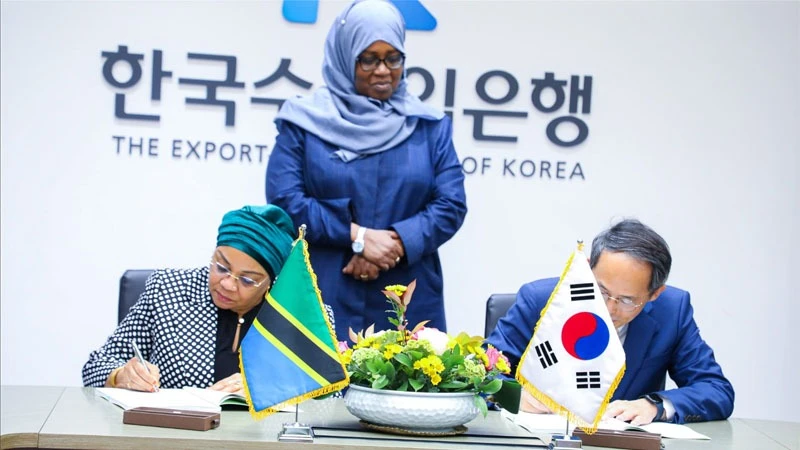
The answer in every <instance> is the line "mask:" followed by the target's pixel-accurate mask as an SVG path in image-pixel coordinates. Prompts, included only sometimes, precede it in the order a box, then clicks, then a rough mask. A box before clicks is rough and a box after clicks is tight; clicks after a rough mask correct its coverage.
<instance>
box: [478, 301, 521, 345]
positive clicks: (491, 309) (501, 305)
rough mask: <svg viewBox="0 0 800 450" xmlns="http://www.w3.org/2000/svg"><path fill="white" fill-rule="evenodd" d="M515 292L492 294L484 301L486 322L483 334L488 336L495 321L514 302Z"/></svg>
mask: <svg viewBox="0 0 800 450" xmlns="http://www.w3.org/2000/svg"><path fill="white" fill-rule="evenodd" d="M516 299H517V294H492V295H490V296H489V300H487V301H486V324H485V325H484V329H483V333H484V334H483V336H484V337H489V335H490V334H491V333H492V331H494V327H495V326H497V321H498V320H500V318H501V317H503V316H504V315H506V312H508V309H509V308H511V305H513V304H514V300H516Z"/></svg>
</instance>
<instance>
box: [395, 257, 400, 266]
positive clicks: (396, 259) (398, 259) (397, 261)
mask: <svg viewBox="0 0 800 450" xmlns="http://www.w3.org/2000/svg"><path fill="white" fill-rule="evenodd" d="M394 262H395V264H397V263H399V262H400V257H399V256H398V257H397V258H395V259H394Z"/></svg>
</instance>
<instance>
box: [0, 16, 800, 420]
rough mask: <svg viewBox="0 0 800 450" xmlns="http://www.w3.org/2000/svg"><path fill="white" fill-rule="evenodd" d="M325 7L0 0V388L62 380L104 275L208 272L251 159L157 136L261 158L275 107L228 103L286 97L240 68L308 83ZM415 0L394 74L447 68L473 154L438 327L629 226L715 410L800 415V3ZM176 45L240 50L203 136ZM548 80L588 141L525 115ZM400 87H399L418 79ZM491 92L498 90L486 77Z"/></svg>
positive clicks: (475, 322) (106, 289)
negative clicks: (665, 281) (420, 27)
mask: <svg viewBox="0 0 800 450" xmlns="http://www.w3.org/2000/svg"><path fill="white" fill-rule="evenodd" d="M321 3H322V5H321V8H320V11H319V20H318V23H317V24H315V25H298V24H290V23H288V22H286V21H285V20H284V19H283V18H282V17H281V14H280V3H279V2H242V3H233V2H225V3H218V2H213V3H212V2H166V3H160V2H68V1H64V2H53V3H46V2H11V1H3V2H2V14H0V16H1V17H2V26H1V27H0V33H2V35H1V36H0V38H1V39H0V42H1V43H2V51H1V52H0V58H2V60H1V61H0V62H1V63H2V65H1V67H2V79H1V80H0V89H1V90H2V91H1V92H0V100H1V101H2V111H1V114H2V116H1V117H2V133H0V137H1V138H2V153H1V154H0V156H1V160H0V164H1V165H0V167H2V177H0V180H1V183H2V185H1V186H0V194H1V195H2V198H1V203H0V204H1V205H2V213H1V214H0V220H1V223H0V236H1V237H2V243H1V245H0V250H1V252H2V260H1V261H0V264H1V266H0V267H2V272H1V274H2V280H1V283H0V285H1V286H0V287H1V290H0V301H1V303H0V308H1V309H2V311H1V314H0V316H1V319H0V321H1V322H0V324H1V325H2V343H1V344H2V347H1V350H2V352H1V353H0V355H1V356H2V364H1V366H2V370H1V371H0V377H2V380H1V381H2V383H3V384H34V385H64V384H67V385H79V384H80V383H81V379H80V369H81V366H82V364H83V362H84V361H85V360H86V357H87V355H88V353H89V352H90V351H91V350H92V349H94V348H96V347H98V346H99V345H100V344H102V342H103V341H104V339H105V338H106V336H107V335H108V334H109V333H110V332H111V331H112V330H113V327H114V325H115V323H116V299H117V291H118V279H119V276H120V274H121V273H122V272H123V271H124V270H125V269H126V268H150V267H165V266H166V267H193V266H199V265H202V264H205V263H206V262H207V260H208V257H209V255H210V252H211V250H212V247H213V245H214V239H215V237H216V227H217V225H218V221H219V219H220V217H221V215H222V214H223V213H224V212H226V211H228V210H230V209H234V208H238V207H240V206H242V205H243V204H246V203H263V202H264V192H263V190H264V189H263V186H264V173H265V169H266V162H265V161H264V162H260V163H259V162H252V163H247V162H228V161H223V160H222V159H220V158H219V157H218V156H217V157H212V158H211V159H210V160H208V161H198V160H194V159H189V160H187V159H185V158H184V159H180V158H173V157H172V156H171V154H170V144H169V142H170V141H171V140H173V139H182V140H191V141H197V140H201V141H211V142H215V143H217V145H221V143H223V142H231V143H233V144H235V145H237V146H239V145H241V144H249V145H252V146H254V145H257V144H261V145H266V146H267V147H268V148H271V146H272V144H273V141H274V135H275V129H274V125H273V124H272V120H273V118H274V114H275V108H274V107H265V106H253V105H251V104H250V103H249V98H250V97H251V96H270V95H273V96H281V95H282V96H284V97H285V96H288V95H293V94H299V93H304V92H305V91H303V90H302V89H299V88H297V87H295V86H294V85H292V84H291V83H289V82H287V81H285V80H283V81H280V82H278V83H276V84H275V85H272V86H269V87H265V88H263V89H261V90H257V89H255V88H254V87H253V82H255V81H258V80H261V79H263V78H265V77H266V76H267V75H269V74H271V73H272V72H273V71H274V70H275V69H276V68H277V66H278V62H279V60H280V58H292V65H291V70H292V71H293V72H294V73H295V74H297V75H298V76H300V77H301V78H304V79H306V80H308V81H312V82H313V83H314V84H315V86H317V85H319V84H320V82H321V76H320V70H319V67H320V63H321V55H322V42H323V39H324V36H325V33H326V32H327V28H328V25H329V23H330V22H331V21H332V19H333V17H334V16H335V15H336V13H337V12H338V11H339V10H340V9H341V7H342V5H343V4H342V3H341V2H334V1H323V2H321ZM425 4H426V5H427V6H428V8H429V9H430V11H431V12H432V13H433V14H434V15H435V16H436V17H437V19H438V21H439V24H438V27H437V29H436V30H435V31H433V32H409V35H408V41H407V50H408V53H409V61H408V64H409V66H421V67H424V68H426V69H427V70H429V71H430V72H431V73H432V74H433V75H434V76H435V79H436V83H437V84H436V89H435V91H434V93H433V96H432V97H431V99H429V100H428V101H429V103H431V104H433V105H436V106H439V107H442V106H443V105H444V95H445V94H444V74H445V70H446V69H448V68H454V69H456V70H457V82H456V100H455V105H454V107H453V108H448V109H451V110H453V112H454V119H455V120H454V124H455V142H456V146H457V149H458V151H459V154H460V156H461V157H462V158H467V157H473V158H476V159H477V160H482V159H483V158H487V160H489V161H490V164H491V167H489V169H487V171H486V172H485V173H484V174H480V171H478V172H477V173H475V174H471V175H468V177H467V194H468V202H469V208H470V211H469V214H468V216H467V220H466V222H465V223H464V226H463V228H462V229H461V231H460V232H459V233H458V234H457V235H456V237H455V238H454V239H453V240H452V241H450V242H449V243H448V244H446V245H445V246H444V248H443V249H442V253H443V263H444V270H445V276H446V281H445V285H446V299H447V312H448V320H449V324H450V328H451V329H452V330H465V331H469V332H471V333H473V334H480V333H482V330H483V325H482V323H483V307H484V302H485V299H486V298H487V297H488V295H489V294H490V293H492V292H513V291H516V289H517V288H518V287H519V286H520V285H521V284H522V283H524V282H526V281H529V280H532V279H535V278H539V277H544V276H553V275H556V274H558V273H559V271H560V270H561V268H562V266H563V263H564V261H565V260H566V258H567V256H568V254H569V252H570V251H571V249H572V247H573V245H574V242H575V240H576V239H578V238H582V239H585V240H587V241H590V240H591V238H592V237H593V236H594V234H595V233H596V232H598V231H599V230H601V229H602V228H603V227H605V226H606V225H608V224H609V223H610V221H611V220H613V219H614V218H619V217H623V216H635V217H638V218H640V219H641V220H643V221H644V222H646V223H648V224H650V225H652V226H653V227H654V228H655V229H656V230H658V231H659V232H661V233H662V234H663V236H664V237H665V238H666V239H667V241H668V242H669V243H670V245H671V247H672V250H673V257H674V270H673V272H672V276H671V278H670V282H671V283H672V284H674V285H677V286H680V287H683V288H685V289H688V290H689V291H691V292H692V294H693V300H694V306H695V312H696V317H697V321H698V323H699V325H700V327H701V330H702V333H703V336H704V338H705V339H706V340H707V341H708V342H710V344H711V345H712V346H713V348H714V349H715V351H716V356H717V359H718V360H719V362H720V363H721V364H722V366H723V368H724V370H725V373H726V375H728V376H729V378H730V379H731V381H732V382H733V384H734V387H735V388H736V392H737V398H736V409H735V411H734V415H735V416H738V417H757V418H766V419H783V420H794V421H798V420H800V412H798V409H797V408H796V405H797V404H798V403H800V398H799V397H798V394H797V392H798V391H797V389H795V378H796V375H797V374H798V373H800V370H798V369H800V363H798V351H797V348H796V343H797V342H798V341H800V332H798V327H797V326H796V325H795V322H796V320H795V319H796V318H797V317H799V316H800V308H799V307H798V306H797V305H798V302H796V301H794V295H795V292H796V289H794V288H792V286H793V283H792V281H791V280H793V279H794V272H795V268H794V267H795V266H794V265H793V264H792V263H793V262H794V261H795V259H794V258H793V257H794V256H795V254H796V248H797V245H796V244H795V243H794V241H793V238H794V237H795V236H796V230H797V229H798V227H800V219H799V218H798V204H799V203H800V202H799V201H798V200H799V199H798V181H797V171H798V168H800V164H798V162H799V161H798V150H800V146H799V145H798V144H799V142H798V135H799V134H800V132H799V131H798V128H799V127H798V123H800V106H798V105H800V92H799V91H798V89H799V88H798V83H797V80H798V79H800V70H798V69H800V67H799V66H800V31H798V30H800V3H798V2H775V3H770V2H639V3H636V2H586V3H579V2H511V1H509V2H482V1H474V2H455V1H447V2H445V1H427V2H425ZM477 30H481V31H480V32H477ZM119 45H127V46H128V47H129V51H130V52H133V53H143V54H144V60H143V69H144V78H143V80H142V81H141V82H140V83H139V85H137V86H136V87H134V88H131V89H128V90H119V89H116V88H114V87H113V86H111V85H110V84H108V83H107V82H106V81H105V80H104V78H103V76H102V67H103V62H104V59H103V58H102V57H101V52H102V51H116V49H117V47H118V46H119ZM154 49H160V50H162V51H163V55H164V66H165V69H166V70H171V71H173V76H172V78H171V79H165V80H164V82H163V85H162V99H161V101H160V102H159V101H151V100H150V95H149V93H150V79H149V74H150V70H151V68H152V66H151V64H152V54H153V50H154ZM189 52H198V53H211V54H220V55H234V56H236V57H237V61H238V70H237V76H236V79H237V81H242V82H245V83H246V86H245V88H244V89H230V88H227V89H220V94H219V96H220V98H227V99H231V100H234V101H236V124H235V126H232V127H225V125H224V122H223V113H222V110H221V109H220V108H216V107H209V106H195V105H186V104H185V103H184V98H186V97H198V96H202V95H203V89H202V88H199V87H193V86H187V85H185V84H180V83H178V78H208V79H211V78H220V77H222V76H223V71H222V69H221V65H219V64H216V63H208V62H206V63H199V62H197V61H189V60H188V59H187V53H189ZM494 69H501V70H505V71H508V72H510V73H511V74H513V75H514V76H515V77H516V79H517V80H518V81H519V84H520V91H519V94H518V95H517V97H516V98H515V99H514V100H513V101H512V103H510V104H507V105H504V106H501V107H491V106H488V105H486V104H485V103H483V102H482V101H481V100H480V99H479V98H478V96H477V95H476V94H475V90H474V86H475V81H476V80H477V78H478V77H479V76H480V75H481V74H483V73H485V72H487V71H488V70H494ZM545 72H554V73H555V74H556V77H557V78H567V79H568V77H569V76H570V75H580V76H584V75H591V76H592V77H593V80H594V85H593V90H592V95H591V102H592V103H591V105H592V110H591V114H589V115H581V116H580V117H582V118H583V119H584V120H585V121H586V123H587V124H588V126H589V130H590V134H589V137H588V139H587V140H586V141H585V142H584V143H583V144H581V145H579V146H577V147H573V148H569V149H564V148H559V147H557V146H555V145H554V144H552V143H551V142H549V141H548V140H547V139H546V137H545V134H544V130H545V127H546V125H547V123H548V122H549V121H550V120H551V119H552V118H553V117H556V116H560V115H565V114H567V113H566V112H565V111H566V107H564V108H562V109H561V110H559V112H558V114H543V113H540V112H539V111H537V110H536V109H534V108H533V107H532V104H531V100H530V95H531V89H532V88H531V85H530V79H531V78H541V77H542V76H543V75H544V73H545ZM121 73H124V70H123V71H122V72H121ZM119 78H126V77H125V75H119ZM411 82H412V87H413V88H414V89H416V90H418V92H419V90H421V83H420V82H419V79H418V78H412V80H411ZM490 91H491V92H493V93H494V95H501V94H502V93H503V88H502V85H501V84H498V83H492V84H491V85H490ZM117 92H125V93H127V94H128V96H127V98H128V106H127V107H128V110H129V111H133V112H139V113H144V114H159V115H161V120H160V122H158V123H143V122H138V121H130V120H121V119H115V117H114V94H115V93H117ZM464 109H494V110H502V111H526V112H527V113H528V117H527V118H525V119H514V118H510V119H501V118H490V119H487V127H486V132H487V133H489V134H509V135H516V136H518V138H519V139H518V142H516V143H493V142H482V141H476V140H474V139H473V138H472V118H471V117H470V116H468V115H465V114H464V113H463V110H464ZM115 135H119V136H133V137H137V138H138V137H144V138H146V139H149V138H158V140H159V148H158V156H157V157H148V156H139V155H138V154H137V155H133V156H131V155H128V154H127V153H125V152H123V153H121V154H117V153H116V147H115V144H114V140H113V139H112V136H115ZM186 147H187V144H186V143H184V144H183V151H182V155H185V153H186ZM145 152H146V150H145ZM265 156H266V154H265ZM505 158H508V159H516V160H518V161H522V160H526V159H529V160H533V161H536V163H537V173H536V176H535V177H532V178H525V177H522V176H520V175H519V174H517V176H516V177H510V176H503V164H502V161H503V159H505ZM542 160H544V161H549V162H551V163H552V164H553V165H555V162H556V161H565V162H566V164H567V166H568V167H570V168H571V167H573V166H574V164H575V163H580V165H581V167H582V169H583V173H584V174H585V180H581V179H572V180H559V179H547V178H540V177H539V173H538V167H539V164H540V161H542ZM568 173H569V172H568ZM310 225H311V226H313V224H310ZM323 295H324V293H323Z"/></svg>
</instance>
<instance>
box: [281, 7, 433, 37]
mask: <svg viewBox="0 0 800 450" xmlns="http://www.w3.org/2000/svg"><path fill="white" fill-rule="evenodd" d="M391 2H392V3H393V4H394V6H396V7H397V9H398V10H399V11H400V14H402V15H403V19H405V21H406V28H407V29H409V30H420V31H432V30H433V29H435V28H436V17H433V14H431V13H430V11H428V10H427V8H425V7H424V6H422V3H420V0H391ZM318 10H319V0H283V18H284V19H286V20H288V21H289V22H293V23H316V22H317V11H318Z"/></svg>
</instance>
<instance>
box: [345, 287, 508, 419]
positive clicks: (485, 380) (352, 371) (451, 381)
mask: <svg viewBox="0 0 800 450" xmlns="http://www.w3.org/2000/svg"><path fill="white" fill-rule="evenodd" d="M415 286H416V280H414V281H412V282H411V283H409V284H408V286H402V285H394V286H386V288H385V290H383V291H382V292H383V294H384V295H385V296H386V298H387V302H388V303H389V304H390V305H391V306H392V309H391V310H388V311H387V312H388V313H391V314H392V315H393V316H394V317H389V322H391V323H392V324H393V325H395V326H396V327H397V329H396V330H384V331H379V332H374V330H373V328H374V325H373V326H370V327H369V328H367V330H365V331H362V332H360V333H355V332H354V331H353V330H352V329H350V339H351V340H352V341H353V343H354V345H353V347H352V348H350V347H349V346H348V344H347V342H346V341H342V342H339V351H340V353H341V355H342V360H343V361H344V363H345V365H346V366H347V371H348V373H349V375H350V382H351V383H353V384H356V385H359V386H366V387H371V388H373V389H386V390H396V391H417V392H464V391H471V392H474V393H475V405H476V406H477V407H478V408H479V410H480V411H481V412H482V413H483V414H484V415H486V411H487V408H486V402H485V401H484V400H483V399H482V398H481V397H480V396H479V394H487V395H488V394H494V393H495V392H497V391H499V390H500V388H501V386H502V380H501V379H499V378H497V375H499V374H501V373H503V374H507V373H509V372H510V370H511V369H510V366H509V362H508V358H506V357H505V356H504V355H503V354H502V353H501V352H500V351H498V350H497V349H495V348H494V347H492V346H491V345H487V347H486V348H484V347H483V346H482V344H483V340H484V339H483V338H482V337H480V336H469V335H467V334H466V333H464V332H462V333H459V334H458V335H456V336H451V335H449V334H447V333H444V332H442V331H439V330H437V329H436V328H427V327H425V324H426V323H427V322H428V321H424V322H421V323H419V324H417V325H416V326H415V327H414V328H412V329H410V330H409V329H408V321H407V320H406V317H405V315H406V309H407V308H408V305H409V303H411V297H412V295H413V293H414V288H415Z"/></svg>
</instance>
